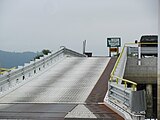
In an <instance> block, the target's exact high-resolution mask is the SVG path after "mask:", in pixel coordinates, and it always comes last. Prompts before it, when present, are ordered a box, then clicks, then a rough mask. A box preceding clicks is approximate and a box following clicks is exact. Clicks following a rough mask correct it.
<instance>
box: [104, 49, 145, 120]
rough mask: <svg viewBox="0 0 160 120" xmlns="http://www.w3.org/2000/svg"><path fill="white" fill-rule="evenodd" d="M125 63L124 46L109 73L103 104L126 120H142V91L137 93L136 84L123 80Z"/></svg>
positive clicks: (143, 116) (125, 51) (143, 106)
mask: <svg viewBox="0 0 160 120" xmlns="http://www.w3.org/2000/svg"><path fill="white" fill-rule="evenodd" d="M126 61H127V46H124V47H123V49H122V52H121V54H120V55H119V57H118V59H117V61H116V63H115V66H114V68H113V71H112V72H111V77H110V81H109V82H108V91H107V94H106V96H105V98H104V102H105V104H106V105H107V106H108V107H110V108H111V109H113V110H114V111H115V112H117V113H118V114H119V115H121V116H122V117H123V118H125V119H126V120H144V119H145V112H144V111H145V100H144V96H145V95H144V91H137V89H136V86H137V83H135V82H132V81H130V80H126V79H123V76H124V71H125V66H126ZM135 96H137V97H135ZM139 96H141V97H139ZM141 102H144V103H141ZM140 103H141V104H140ZM139 106H140V107H139Z"/></svg>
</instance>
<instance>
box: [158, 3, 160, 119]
mask: <svg viewBox="0 0 160 120" xmlns="http://www.w3.org/2000/svg"><path fill="white" fill-rule="evenodd" d="M158 2H159V3H158V7H159V9H158V15H159V16H158V43H160V0H158ZM157 73H158V75H157V77H158V78H157V80H158V81H157V113H160V44H158V72H157ZM157 119H158V120H160V114H158V115H157Z"/></svg>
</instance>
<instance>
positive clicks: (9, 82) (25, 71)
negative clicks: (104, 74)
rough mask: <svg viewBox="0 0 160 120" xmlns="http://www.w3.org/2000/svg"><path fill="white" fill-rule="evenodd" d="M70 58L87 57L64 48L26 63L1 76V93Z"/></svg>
mask: <svg viewBox="0 0 160 120" xmlns="http://www.w3.org/2000/svg"><path fill="white" fill-rule="evenodd" d="M68 56H75V57H85V55H83V54H80V53H77V52H75V51H72V50H69V49H66V48H63V49H61V50H59V51H57V52H55V53H49V54H48V55H45V56H44V57H41V58H40V59H36V60H34V61H30V63H25V64H24V66H19V67H18V68H17V69H15V70H12V71H11V72H8V73H6V74H4V75H2V76H0V93H3V92H4V91H7V90H8V89H9V88H11V87H14V86H16V85H18V84H19V83H21V82H23V81H25V80H27V79H28V78H30V77H32V76H34V75H35V74H37V73H40V72H41V71H43V70H45V69H46V68H48V67H49V66H51V65H53V64H56V63H57V62H58V61H60V60H62V59H63V58H64V57H68Z"/></svg>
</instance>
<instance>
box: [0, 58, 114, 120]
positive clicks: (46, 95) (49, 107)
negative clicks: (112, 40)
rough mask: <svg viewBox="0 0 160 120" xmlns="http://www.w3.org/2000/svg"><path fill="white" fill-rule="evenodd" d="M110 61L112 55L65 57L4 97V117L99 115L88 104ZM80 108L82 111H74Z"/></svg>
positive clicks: (0, 109) (0, 113)
mask: <svg viewBox="0 0 160 120" xmlns="http://www.w3.org/2000/svg"><path fill="white" fill-rule="evenodd" d="M109 61H110V58H107V57H92V58H85V57H84V58H83V57H67V58H65V59H64V60H63V61H61V62H60V63H58V64H56V65H53V66H51V67H50V68H49V69H47V70H46V71H44V72H43V73H41V74H39V75H36V76H35V77H34V78H31V79H30V80H28V82H26V83H25V84H23V85H22V86H19V87H17V88H16V89H14V90H12V91H11V92H9V93H8V94H6V95H3V96H1V98H0V118H3V119H10V118H12V119H13V118H14V119H52V120H63V119H65V117H66V119H71V118H82V117H83V118H93V119H95V118H97V117H96V115H94V113H93V112H92V111H90V110H89V108H87V107H86V106H87V105H86V104H88V103H86V100H87V98H88V97H89V95H90V93H91V91H92V90H93V88H94V87H95V85H96V83H97V82H98V80H99V79H100V77H101V75H102V73H103V72H104V70H105V68H106V66H107V64H108V62H109ZM103 87H104V86H103ZM106 87H107V85H106ZM77 110H78V111H79V113H81V114H74V113H75V112H76V111H77ZM85 111H86V112H85ZM76 113H77V112H76ZM112 113H113V112H112ZM110 118H112V117H110Z"/></svg>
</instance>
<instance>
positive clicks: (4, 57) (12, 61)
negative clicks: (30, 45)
mask: <svg viewBox="0 0 160 120" xmlns="http://www.w3.org/2000/svg"><path fill="white" fill-rule="evenodd" d="M36 55H37V54H36V53H34V52H23V53H19V52H6V51H2V50H0V67H2V68H12V67H18V66H21V65H24V63H26V62H29V61H30V60H33V58H34V57H35V56H36Z"/></svg>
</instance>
